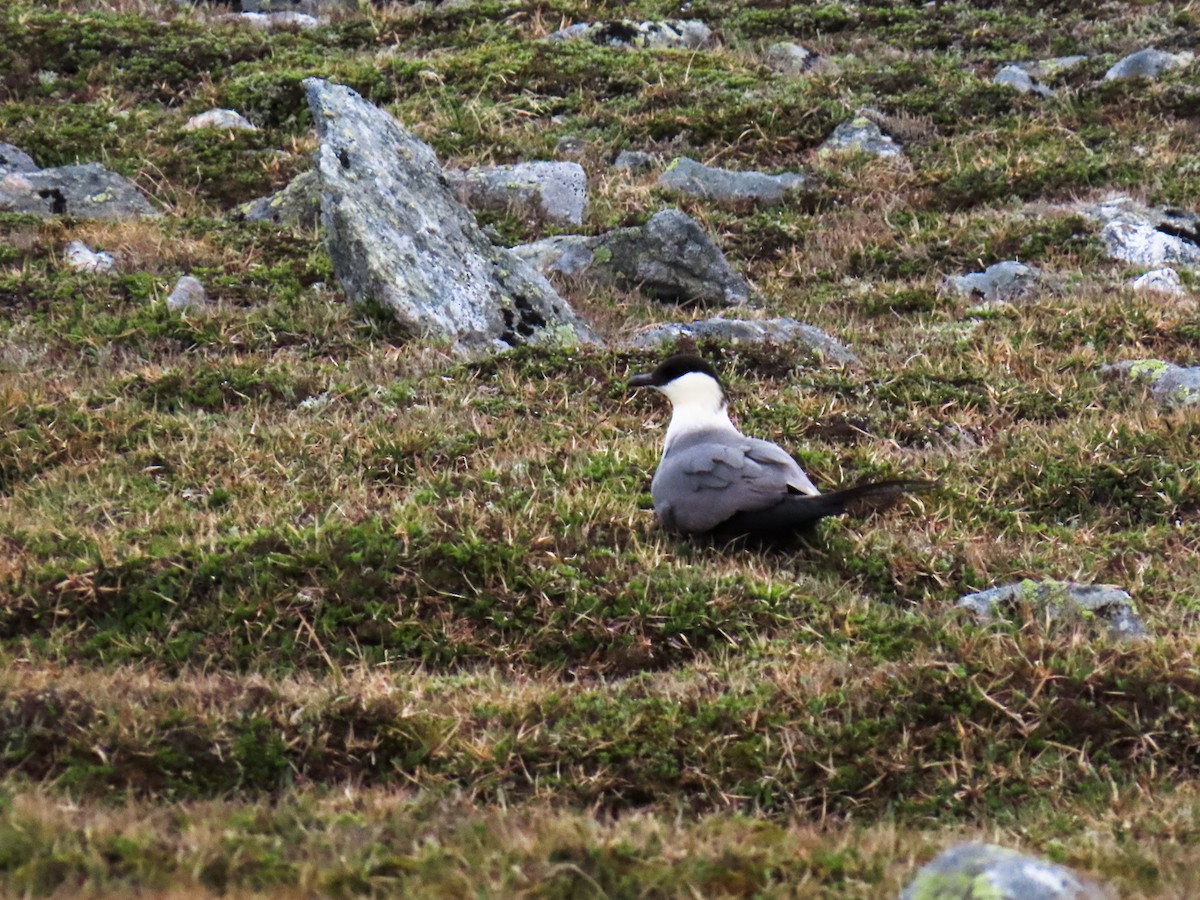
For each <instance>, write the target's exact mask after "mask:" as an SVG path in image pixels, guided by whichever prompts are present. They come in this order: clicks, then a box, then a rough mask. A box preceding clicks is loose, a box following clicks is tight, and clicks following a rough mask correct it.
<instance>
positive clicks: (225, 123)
mask: <svg viewBox="0 0 1200 900" xmlns="http://www.w3.org/2000/svg"><path fill="white" fill-rule="evenodd" d="M201 128H217V129H220V130H223V131H258V129H257V128H256V127H255V126H254V123H253V122H251V121H250V120H249V119H247V118H246V117H245V116H243V115H242V114H241V113H239V112H236V111H234V110H232V109H210V110H209V111H208V112H203V113H200V114H199V115H197V116H192V117H191V118H190V119H188V120H187V122H186V124H184V126H183V130H184V131H197V130H199V129H201Z"/></svg>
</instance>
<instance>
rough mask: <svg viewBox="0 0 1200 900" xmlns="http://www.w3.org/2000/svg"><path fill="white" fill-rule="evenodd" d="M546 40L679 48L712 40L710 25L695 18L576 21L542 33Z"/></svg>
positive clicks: (609, 45) (698, 45) (707, 42)
mask: <svg viewBox="0 0 1200 900" xmlns="http://www.w3.org/2000/svg"><path fill="white" fill-rule="evenodd" d="M546 40H548V41H553V42H557V41H591V42H592V43H593V44H600V45H602V46H608V47H647V48H655V49H671V48H683V49H689V50H695V49H698V48H700V47H707V46H708V45H709V44H710V43H712V29H711V28H709V27H708V26H707V25H705V24H704V23H703V22H701V21H699V20H698V19H667V20H664V21H658V22H634V21H632V20H630V19H621V20H620V21H614V22H580V23H578V24H576V25H570V26H568V27H566V28H562V29H559V30H558V31H555V32H554V33H553V34H549V35H547V36H546Z"/></svg>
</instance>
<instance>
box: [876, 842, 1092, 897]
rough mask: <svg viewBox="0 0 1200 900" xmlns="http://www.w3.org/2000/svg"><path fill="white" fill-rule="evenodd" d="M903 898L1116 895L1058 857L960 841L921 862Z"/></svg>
mask: <svg viewBox="0 0 1200 900" xmlns="http://www.w3.org/2000/svg"><path fill="white" fill-rule="evenodd" d="M900 900H1113V898H1111V897H1110V896H1109V894H1108V893H1107V892H1105V891H1104V890H1102V889H1101V888H1099V887H1097V886H1096V885H1094V884H1092V883H1090V882H1087V881H1084V880H1083V879H1081V878H1080V877H1079V876H1078V875H1076V874H1075V873H1074V872H1072V871H1071V870H1070V869H1068V868H1066V867H1065V866H1060V865H1058V864H1057V863H1052V862H1047V861H1046V860H1042V859H1038V858H1036V857H1033V856H1026V855H1024V854H1023V853H1017V852H1016V851H1014V850H1009V849H1007V848H1005V847H998V846H996V845H994V844H958V845H957V846H954V847H951V848H950V849H948V850H944V851H943V852H942V853H940V854H939V855H938V856H937V857H936V858H934V860H933V861H932V862H930V863H928V864H926V865H924V866H922V867H921V869H920V871H918V872H917V875H916V877H915V878H914V879H913V881H912V883H911V884H909V886H908V887H906V888H905V889H904V891H903V892H902V893H901V894H900Z"/></svg>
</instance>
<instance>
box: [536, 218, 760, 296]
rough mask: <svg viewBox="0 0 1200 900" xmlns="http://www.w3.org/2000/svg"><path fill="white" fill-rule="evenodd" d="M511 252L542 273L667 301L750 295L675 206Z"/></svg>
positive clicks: (721, 256) (715, 249) (743, 282)
mask: <svg viewBox="0 0 1200 900" xmlns="http://www.w3.org/2000/svg"><path fill="white" fill-rule="evenodd" d="M513 252H514V253H516V254H517V255H518V256H520V257H521V258H522V259H525V260H528V261H529V262H531V263H532V264H534V265H536V266H537V267H538V268H539V269H540V270H541V271H543V272H557V273H559V274H563V275H569V276H574V277H589V278H593V279H595V280H597V281H600V282H602V283H617V284H622V285H627V286H630V287H638V288H640V289H641V291H642V292H643V293H644V294H646V295H647V296H650V297H654V298H656V299H659V300H664V301H668V302H674V303H685V304H692V303H698V304H716V305H734V304H738V303H744V302H745V301H746V300H748V299H749V298H750V285H749V284H748V283H747V281H746V279H745V278H743V277H742V276H741V275H740V274H738V273H737V272H735V271H734V270H733V269H732V267H730V265H729V263H728V262H727V261H726V259H725V256H724V254H722V253H721V250H720V248H719V247H717V245H716V244H714V243H713V241H712V239H711V238H709V236H708V234H707V233H706V232H705V231H704V229H703V228H701V227H700V226H699V225H698V224H697V223H696V221H695V220H694V219H692V218H691V217H690V216H688V215H686V214H685V213H682V212H680V211H679V210H677V209H665V210H663V211H662V212H659V213H656V214H655V215H654V216H652V217H651V218H650V221H648V222H647V223H646V224H645V225H643V226H642V227H640V228H617V229H614V230H613V231H610V232H608V233H606V234H602V235H599V236H597V237H583V236H580V235H561V236H558V237H552V238H546V239H544V240H541V241H536V242H534V243H532V244H522V245H521V246H519V247H514V248H513Z"/></svg>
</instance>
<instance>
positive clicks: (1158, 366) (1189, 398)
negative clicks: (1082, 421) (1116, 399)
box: [1100, 359, 1200, 406]
mask: <svg viewBox="0 0 1200 900" xmlns="http://www.w3.org/2000/svg"><path fill="white" fill-rule="evenodd" d="M1100 374H1101V375H1103V376H1105V377H1106V378H1110V379H1115V378H1126V379H1128V380H1130V381H1133V382H1135V383H1138V384H1143V385H1146V386H1147V387H1149V388H1150V395H1151V396H1152V397H1153V398H1154V399H1155V400H1156V401H1158V402H1159V403H1161V404H1162V405H1164V406H1195V405H1197V404H1200V366H1188V367H1184V366H1177V365H1175V364H1174V363H1169V362H1164V361H1163V360H1161V359H1139V360H1125V361H1123V362H1118V363H1113V364H1111V365H1107V366H1102V367H1101V368H1100Z"/></svg>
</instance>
